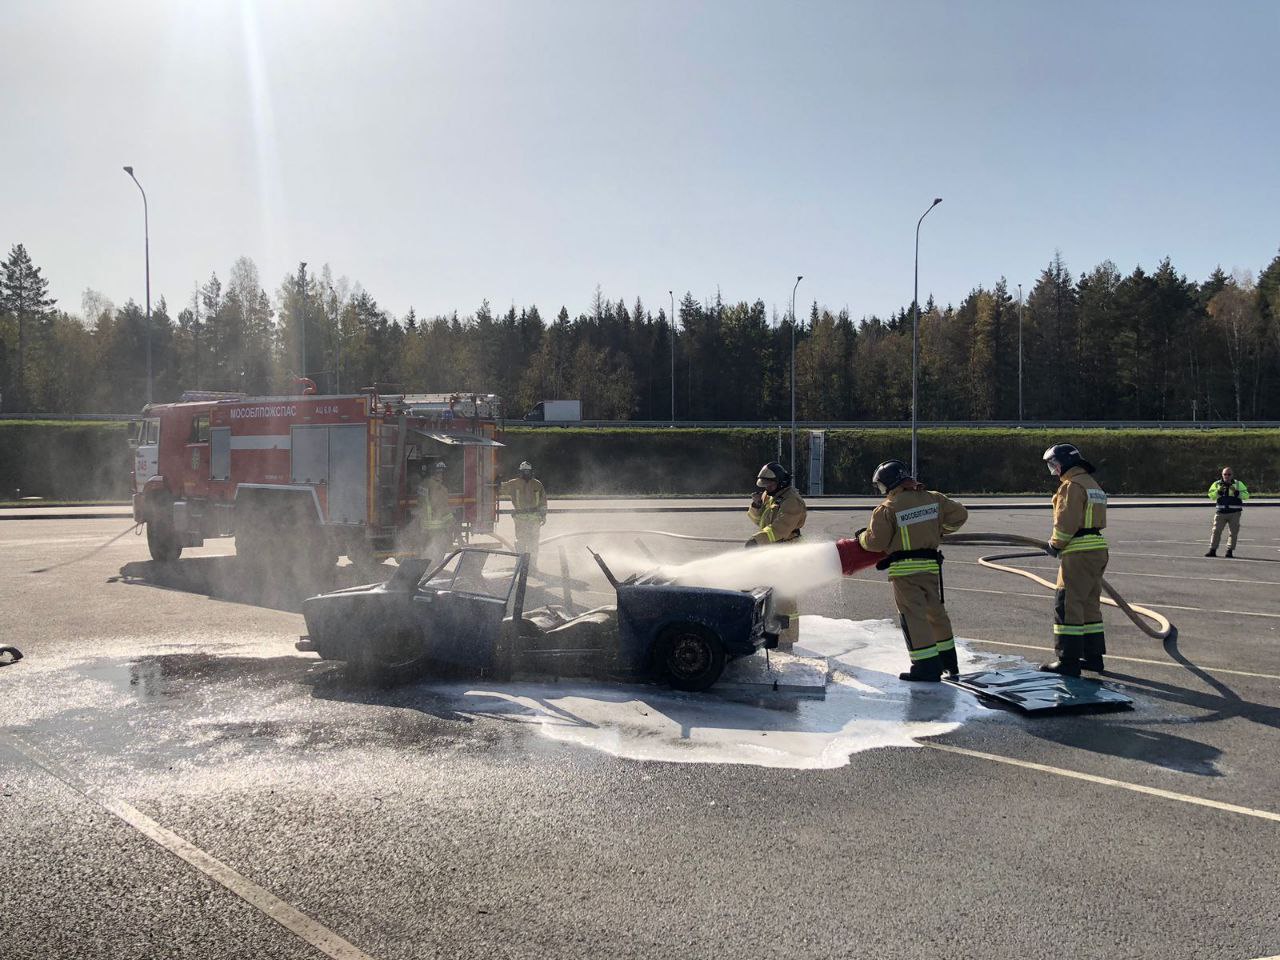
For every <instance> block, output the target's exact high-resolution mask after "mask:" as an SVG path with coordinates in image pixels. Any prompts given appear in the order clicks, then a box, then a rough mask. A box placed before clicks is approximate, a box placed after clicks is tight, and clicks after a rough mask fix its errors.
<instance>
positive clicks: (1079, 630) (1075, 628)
mask: <svg viewBox="0 0 1280 960" xmlns="http://www.w3.org/2000/svg"><path fill="white" fill-rule="evenodd" d="M1084 633H1085V629H1084V627H1082V626H1081V625H1080V624H1077V623H1055V624H1054V625H1053V634H1054V636H1056V637H1081V636H1084Z"/></svg>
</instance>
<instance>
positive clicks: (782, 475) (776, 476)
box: [756, 460, 791, 490]
mask: <svg viewBox="0 0 1280 960" xmlns="http://www.w3.org/2000/svg"><path fill="white" fill-rule="evenodd" d="M766 480H776V481H778V489H779V490H782V489H784V488H786V487H789V486H791V474H790V473H788V472H787V468H786V467H784V466H783V465H782V464H780V463H778V461H776V460H770V461H769V462H768V463H766V464H765V465H764V466H763V467H761V468H760V472H759V473H757V474H756V486H757V487H759V488H761V489H762V490H763V489H764V482H765V481H766Z"/></svg>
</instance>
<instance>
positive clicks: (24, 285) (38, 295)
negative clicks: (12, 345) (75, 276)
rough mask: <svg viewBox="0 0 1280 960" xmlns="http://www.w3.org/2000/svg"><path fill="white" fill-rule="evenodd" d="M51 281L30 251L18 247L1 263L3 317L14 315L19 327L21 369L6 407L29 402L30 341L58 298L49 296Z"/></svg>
mask: <svg viewBox="0 0 1280 960" xmlns="http://www.w3.org/2000/svg"><path fill="white" fill-rule="evenodd" d="M48 292H49V281H48V280H46V279H44V277H42V276H40V268H39V267H37V266H36V265H35V264H33V263H32V262H31V257H30V255H29V254H28V253H27V248H26V247H24V246H23V245H22V244H20V243H18V244H15V245H14V246H13V247H12V248H10V250H9V257H8V259H7V260H5V262H4V263H3V264H0V315H3V314H10V315H11V316H13V318H14V320H15V322H16V323H17V326H18V357H17V367H16V369H15V371H14V372H13V376H12V379H11V382H12V383H13V385H14V389H13V391H12V399H10V395H9V391H5V393H6V397H5V400H6V406H7V407H8V408H9V409H15V408H20V407H22V406H25V405H26V403H27V395H26V393H27V391H26V364H27V341H28V339H29V337H30V333H31V329H32V327H33V326H34V325H36V324H39V323H40V322H41V321H43V320H44V319H46V317H47V316H48V314H49V311H50V310H51V309H52V307H53V305H54V304H55V303H57V301H56V300H55V299H53V298H52V297H49V296H47V294H48Z"/></svg>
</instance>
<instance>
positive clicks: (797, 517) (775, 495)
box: [746, 462, 808, 650]
mask: <svg viewBox="0 0 1280 960" xmlns="http://www.w3.org/2000/svg"><path fill="white" fill-rule="evenodd" d="M807 515H808V510H807V509H806V507H805V505H804V500H802V499H801V498H800V494H799V493H797V492H796V488H795V487H793V486H792V485H791V474H790V473H788V472H787V471H786V469H785V468H784V467H783V466H782V464H780V463H777V462H770V463H766V464H765V465H764V466H763V467H761V468H760V473H759V474H757V476H756V492H755V495H754V496H753V497H752V498H751V506H749V507H748V508H747V516H748V517H749V518H750V519H751V522H752V523H754V524H755V525H756V527H757V528H758V532H757V533H756V534H755V535H754V536H752V537H751V538H750V539H748V540H747V542H746V546H748V547H758V546H761V545H762V544H781V543H798V542H799V541H800V528H801V527H803V526H804V521H805V517H806V516H807ZM773 609H774V613H775V614H777V615H778V616H780V617H786V618H787V626H786V629H784V630H783V631H782V632H781V633H780V634H779V635H778V649H780V650H790V649H791V648H792V647H793V646H794V645H795V642H796V640H798V639H799V638H800V604H799V602H798V601H797V600H796V598H795V597H784V596H779V595H777V594H774V598H773Z"/></svg>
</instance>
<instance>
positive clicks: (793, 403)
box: [791, 276, 804, 477]
mask: <svg viewBox="0 0 1280 960" xmlns="http://www.w3.org/2000/svg"><path fill="white" fill-rule="evenodd" d="M803 279H804V277H802V276H801V277H796V283H795V286H793V287H792V288H791V475H792V476H793V477H794V476H795V475H796V287H798V286H800V281H801V280H803Z"/></svg>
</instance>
